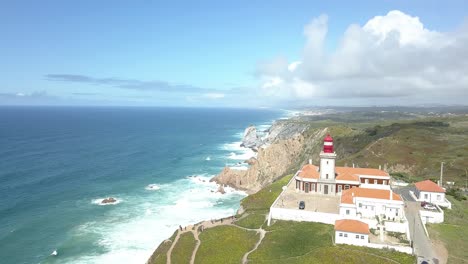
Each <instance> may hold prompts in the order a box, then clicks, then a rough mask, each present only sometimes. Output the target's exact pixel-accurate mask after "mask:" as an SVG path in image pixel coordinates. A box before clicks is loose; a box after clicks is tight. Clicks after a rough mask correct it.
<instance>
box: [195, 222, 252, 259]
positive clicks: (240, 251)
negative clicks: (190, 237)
mask: <svg viewBox="0 0 468 264" xmlns="http://www.w3.org/2000/svg"><path fill="white" fill-rule="evenodd" d="M257 240H258V235H257V234H256V232H254V231H248V230H244V229H240V228H237V227H234V226H228V225H226V226H217V227H213V228H210V229H207V230H206V231H203V232H202V233H201V234H200V241H201V244H200V248H199V249H198V252H197V255H196V258H195V263H200V264H205V263H241V260H242V257H243V256H244V254H245V253H246V252H248V251H249V250H250V249H252V248H253V247H254V245H255V242H257Z"/></svg>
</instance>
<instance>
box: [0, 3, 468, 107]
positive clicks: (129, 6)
mask: <svg viewBox="0 0 468 264" xmlns="http://www.w3.org/2000/svg"><path fill="white" fill-rule="evenodd" d="M467 13H468V3H466V1H430V0H426V1H408V0H401V1H400V0H394V1H311V0H308V1H47V0H44V1H21V0H18V1H2V2H1V3H0V34H1V41H0V62H1V63H0V105H73V106H75V105H84V106H93V105H96V106H108V105H114V106H185V107H289V108H293V107H307V106H337V105H345V106H373V105H412V106H415V105H432V104H438V105H439V104H446V105H457V104H462V105H466V104H467V99H468V20H467Z"/></svg>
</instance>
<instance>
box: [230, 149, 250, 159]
mask: <svg viewBox="0 0 468 264" xmlns="http://www.w3.org/2000/svg"><path fill="white" fill-rule="evenodd" d="M256 156H257V153H255V152H254V151H253V150H251V149H246V150H245V151H244V152H243V153H241V154H237V153H234V152H231V153H230V154H229V156H228V158H229V159H232V160H248V159H250V158H252V157H256Z"/></svg>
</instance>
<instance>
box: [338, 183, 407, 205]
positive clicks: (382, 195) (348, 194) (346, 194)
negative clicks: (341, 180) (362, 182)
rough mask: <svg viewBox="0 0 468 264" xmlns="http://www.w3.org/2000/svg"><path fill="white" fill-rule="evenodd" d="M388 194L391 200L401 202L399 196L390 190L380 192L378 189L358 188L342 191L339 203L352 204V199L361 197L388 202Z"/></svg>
mask: <svg viewBox="0 0 468 264" xmlns="http://www.w3.org/2000/svg"><path fill="white" fill-rule="evenodd" d="M390 193H391V194H392V200H395V201H403V200H402V199H401V197H400V195H398V194H396V193H394V192H392V191H390V190H380V189H369V188H360V187H354V188H351V189H348V190H344V191H343V193H342V194H341V203H346V204H354V203H353V197H363V198H374V199H381V200H390Z"/></svg>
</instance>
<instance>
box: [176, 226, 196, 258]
mask: <svg viewBox="0 0 468 264" xmlns="http://www.w3.org/2000/svg"><path fill="white" fill-rule="evenodd" d="M195 244H196V241H195V238H194V236H193V234H192V232H187V233H183V234H181V235H180V238H179V240H178V241H177V243H176V244H175V246H174V249H173V250H172V261H173V262H174V263H189V262H190V258H191V257H192V252H193V250H194V249H195Z"/></svg>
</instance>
